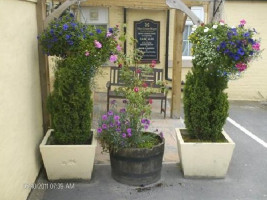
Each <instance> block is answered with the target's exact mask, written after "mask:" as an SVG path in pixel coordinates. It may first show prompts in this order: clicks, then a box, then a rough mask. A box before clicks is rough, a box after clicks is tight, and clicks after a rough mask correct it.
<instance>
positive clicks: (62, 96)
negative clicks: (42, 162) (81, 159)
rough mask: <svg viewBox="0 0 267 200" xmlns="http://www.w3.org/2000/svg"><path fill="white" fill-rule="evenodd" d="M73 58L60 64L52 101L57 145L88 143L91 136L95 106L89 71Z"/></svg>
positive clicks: (51, 97) (49, 106) (50, 109)
mask: <svg viewBox="0 0 267 200" xmlns="http://www.w3.org/2000/svg"><path fill="white" fill-rule="evenodd" d="M82 64H83V63H81V60H80V59H79V58H75V57H69V58H66V59H64V60H59V61H58V62H57V69H58V70H57V71H56V73H55V78H56V79H55V83H54V90H53V92H52V93H51V94H50V96H49V98H48V103H47V105H48V110H49V112H50V113H51V118H52V127H53V128H54V129H55V135H54V137H55V143H56V144H86V143H88V142H89V141H88V140H89V138H90V136H91V119H92V112H93V104H92V100H91V88H90V84H89V82H90V80H89V79H90V77H89V76H88V74H89V70H90V69H89V70H88V69H86V68H85V69H84V70H81V67H80V66H81V65H82Z"/></svg>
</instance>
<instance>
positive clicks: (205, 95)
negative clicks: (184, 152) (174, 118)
mask: <svg viewBox="0 0 267 200" xmlns="http://www.w3.org/2000/svg"><path fill="white" fill-rule="evenodd" d="M212 78H214V76H211V75H210V74H209V73H207V72H205V71H203V70H201V68H194V69H193V71H192V73H191V72H190V73H188V74H187V76H186V84H185V88H184V113H185V125H186V127H187V129H188V132H189V134H190V135H191V138H193V139H199V140H204V141H212V142H216V141H221V140H223V138H222V134H221V131H222V127H223V125H224V123H225V120H226V118H227V116H228V108H229V105H228V101H227V94H225V93H224V92H223V90H222V89H220V86H221V85H220V84H217V85H216V84H214V85H213V84H211V82H210V81H211V79H212ZM215 78H216V76H215ZM217 78H219V77H217ZM213 81H215V82H216V80H213ZM216 86H217V87H216Z"/></svg>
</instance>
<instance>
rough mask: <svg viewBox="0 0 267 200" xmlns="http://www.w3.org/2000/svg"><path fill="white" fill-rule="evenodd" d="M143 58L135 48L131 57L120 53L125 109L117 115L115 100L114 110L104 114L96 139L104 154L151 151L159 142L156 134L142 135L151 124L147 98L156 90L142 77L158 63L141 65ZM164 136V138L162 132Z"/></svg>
mask: <svg viewBox="0 0 267 200" xmlns="http://www.w3.org/2000/svg"><path fill="white" fill-rule="evenodd" d="M123 39H124V37H123ZM132 42H133V43H134V42H135V41H134V40H132ZM142 55H143V54H142V52H140V51H139V50H137V49H135V48H133V51H132V53H131V54H129V55H124V54H123V53H122V52H120V53H119V54H118V57H117V60H116V62H117V64H118V67H120V68H121V69H120V73H121V74H120V78H121V80H122V82H124V83H125V86H123V87H119V88H118V90H117V92H118V93H120V94H123V96H125V100H123V102H124V105H125V107H124V108H122V109H120V111H119V112H118V111H116V104H115V101H113V102H112V104H113V108H112V110H110V111H109V112H108V113H106V114H104V115H102V118H101V119H100V120H99V123H98V126H99V128H98V136H97V138H98V140H99V142H100V143H101V145H102V147H103V150H104V151H117V150H119V149H121V148H129V147H132V148H151V147H153V146H154V145H155V144H158V143H159V142H160V141H159V140H158V139H155V137H154V136H153V134H152V136H151V134H143V132H144V131H146V130H147V129H148V126H149V124H150V121H149V119H147V118H149V117H150V114H151V103H152V100H151V99H148V96H149V95H150V94H151V93H153V92H154V90H153V89H152V88H150V87H148V86H149V85H148V83H146V82H145V80H144V79H143V78H142V77H143V76H145V75H146V74H149V73H151V72H152V68H153V67H154V66H155V62H152V63H151V64H150V65H149V66H148V65H140V64H139V61H140V60H141V58H142ZM140 73H142V76H140ZM153 84H156V83H153ZM161 136H162V137H163V135H162V133H161ZM156 138H158V137H156Z"/></svg>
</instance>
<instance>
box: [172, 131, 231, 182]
mask: <svg viewBox="0 0 267 200" xmlns="http://www.w3.org/2000/svg"><path fill="white" fill-rule="evenodd" d="M180 130H186V129H178V128H176V136H177V146H178V154H179V157H180V161H181V167H182V170H183V173H184V176H185V177H206V178H224V177H225V175H226V173H227V170H228V167H229V164H230V161H231V158H232V154H233V151H234V148H235V143H234V142H233V141H232V139H231V138H230V137H229V135H227V134H226V132H225V131H223V135H224V137H225V138H226V140H227V141H228V143H227V142H226V143H189V142H184V140H183V138H182V135H181V132H180Z"/></svg>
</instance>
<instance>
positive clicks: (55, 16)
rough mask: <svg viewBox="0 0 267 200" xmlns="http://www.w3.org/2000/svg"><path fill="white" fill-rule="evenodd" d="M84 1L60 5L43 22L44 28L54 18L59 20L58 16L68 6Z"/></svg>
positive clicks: (67, 2) (73, 0)
mask: <svg viewBox="0 0 267 200" xmlns="http://www.w3.org/2000/svg"><path fill="white" fill-rule="evenodd" d="M84 1H86V0H80V1H78V0H66V1H65V2H64V3H63V4H62V5H60V6H59V7H58V8H57V9H56V10H54V12H52V13H51V14H50V15H49V16H48V17H47V18H46V19H45V20H44V27H45V28H46V27H47V26H48V24H49V23H50V22H51V21H52V20H53V19H55V18H59V16H60V15H61V14H62V13H63V12H64V11H65V10H66V9H67V8H68V7H70V6H72V5H73V4H75V3H77V2H84Z"/></svg>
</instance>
